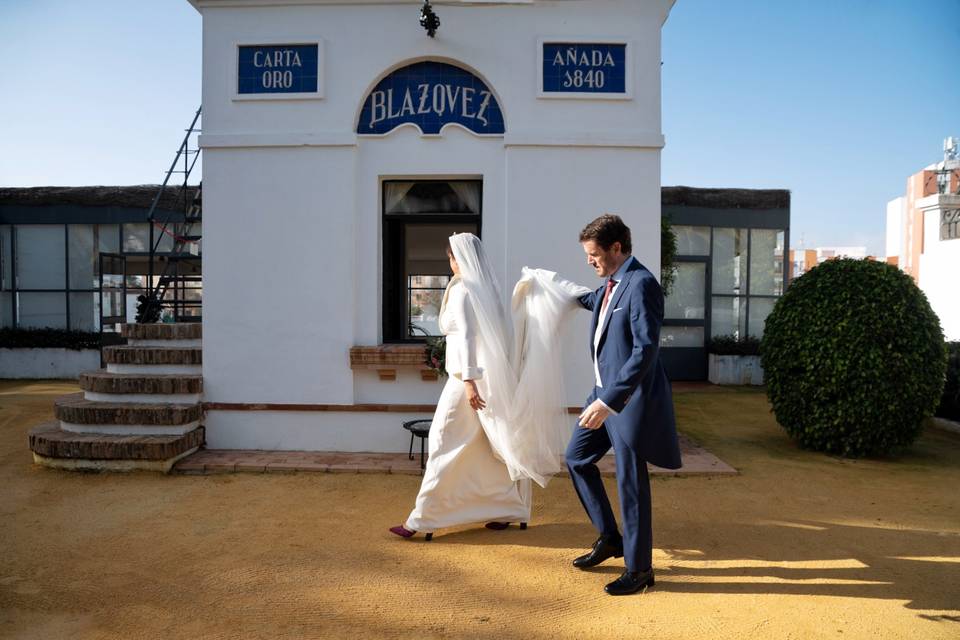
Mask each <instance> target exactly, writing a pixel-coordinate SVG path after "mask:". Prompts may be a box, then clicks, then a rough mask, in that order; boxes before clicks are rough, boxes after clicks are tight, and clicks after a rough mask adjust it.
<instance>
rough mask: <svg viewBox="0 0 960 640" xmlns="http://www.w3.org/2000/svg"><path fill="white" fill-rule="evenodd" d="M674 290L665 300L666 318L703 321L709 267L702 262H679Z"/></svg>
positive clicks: (676, 268) (664, 311)
mask: <svg viewBox="0 0 960 640" xmlns="http://www.w3.org/2000/svg"><path fill="white" fill-rule="evenodd" d="M675 271H676V278H675V279H674V281H673V290H672V291H671V292H670V295H669V296H667V298H666V300H664V310H663V313H664V317H665V318H675V319H683V320H691V319H693V320H702V319H703V315H704V313H703V312H704V305H705V304H706V298H705V290H706V289H705V287H706V284H707V273H706V272H707V265H706V264H704V263H702V262H678V263H677V264H676V267H675Z"/></svg>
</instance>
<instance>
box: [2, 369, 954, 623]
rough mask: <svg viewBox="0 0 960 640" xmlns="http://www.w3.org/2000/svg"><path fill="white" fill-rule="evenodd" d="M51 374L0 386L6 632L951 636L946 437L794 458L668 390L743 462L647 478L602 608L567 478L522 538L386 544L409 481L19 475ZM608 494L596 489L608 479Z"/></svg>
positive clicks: (762, 409) (747, 426) (27, 467)
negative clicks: (637, 538) (637, 584)
mask: <svg viewBox="0 0 960 640" xmlns="http://www.w3.org/2000/svg"><path fill="white" fill-rule="evenodd" d="M75 390H76V388H75V387H74V386H72V385H69V384H65V383H43V382H34V383H13V382H0V487H2V489H0V491H2V494H0V637H4V638H42V639H44V640H47V639H58V638H125V639H126V638H350V637H354V638H367V637H383V638H407V637H416V638H475V637H496V638H621V637H622V638H641V637H642V638H684V639H688V640H695V639H700V638H711V639H713V638H778V639H780V638H804V639H805V638H815V637H828V638H844V639H850V638H871V639H875V638H957V637H960V516H958V513H960V509H958V507H960V497H958V496H960V492H958V490H957V486H958V485H960V437H958V436H954V435H952V434H943V433H940V432H930V433H927V434H926V435H924V436H923V438H922V439H921V440H920V441H919V442H918V443H917V445H916V446H915V447H914V448H913V450H912V451H911V452H910V453H909V454H907V455H905V456H903V457H901V458H898V459H895V460H889V461H860V462H853V461H846V460H840V459H835V458H830V457H827V456H823V455H820V454H814V453H807V452H802V451H798V450H797V449H796V448H795V447H794V446H793V445H792V444H791V443H790V441H789V440H788V439H787V438H786V436H785V435H784V434H783V432H782V431H781V430H780V429H779V428H778V427H777V426H776V425H775V423H774V421H773V419H772V416H771V415H770V414H769V412H768V406H767V403H766V400H765V397H764V396H763V395H762V394H761V393H757V392H747V391H732V392H729V393H726V392H724V393H711V394H706V393H684V394H678V395H677V396H676V398H677V405H678V411H679V419H680V422H681V425H682V428H683V429H684V430H685V431H686V432H687V433H689V434H690V435H692V436H693V437H695V438H696V439H698V440H699V441H700V442H701V443H702V444H704V445H705V446H706V447H707V448H709V449H710V450H712V451H713V452H714V453H716V454H717V455H719V456H720V457H721V458H723V459H724V460H726V461H727V462H729V463H731V464H733V465H734V466H735V467H737V468H739V469H740V470H741V471H742V475H740V476H736V477H726V478H712V479H711V478H661V479H656V480H655V481H654V483H653V491H654V500H655V513H654V520H655V523H654V528H655V546H656V549H655V551H654V563H655V568H656V571H657V585H656V587H655V588H653V589H651V590H649V591H648V592H646V593H643V594H638V595H636V596H630V597H624V598H613V597H610V596H607V595H605V594H604V593H603V591H602V587H603V584H604V583H605V582H607V581H609V580H612V579H613V578H615V577H616V576H617V575H619V572H620V571H621V570H622V568H621V565H619V562H616V563H615V562H608V563H607V564H605V565H602V566H601V567H599V568H597V569H596V570H594V571H590V572H584V571H578V570H576V569H574V568H572V567H571V566H570V560H571V559H572V558H573V557H574V556H576V555H577V554H578V553H580V552H581V550H582V549H583V548H585V547H586V546H587V545H589V544H590V543H591V542H592V541H593V539H594V536H595V533H594V532H593V530H592V529H591V527H590V525H589V524H588V523H587V521H586V518H585V516H584V514H583V512H582V510H581V508H580V505H579V503H578V501H577V499H576V496H575V495H574V493H573V491H572V488H571V487H570V485H569V481H568V480H567V479H566V478H557V479H556V480H555V481H554V482H553V483H552V484H551V485H550V486H549V487H548V489H547V490H544V491H538V492H537V493H536V504H535V511H534V519H533V523H532V525H531V528H530V529H529V530H527V531H520V530H518V529H516V528H512V529H511V530H508V531H505V532H491V531H487V530H485V529H478V528H464V529H461V530H451V531H445V532H442V533H440V534H438V535H437V536H436V538H435V539H434V541H433V542H430V543H426V542H423V540H422V538H421V539H418V540H415V541H405V540H400V539H398V538H395V537H394V536H392V535H390V534H388V533H387V531H386V530H387V527H389V526H391V525H394V524H397V523H400V522H401V521H402V520H403V519H404V517H405V516H406V515H407V512H408V511H409V509H410V507H411V506H412V504H413V499H414V496H415V495H416V492H417V488H418V486H419V478H417V477H414V476H390V475H342V474H300V475H276V474H270V475H257V474H236V475H223V476H182V475H181V476H160V475H151V474H145V473H138V474H128V475H111V474H102V475H101V474H85V473H76V472H63V471H54V470H50V469H46V468H41V467H35V466H33V464H32V462H31V458H30V454H29V451H28V450H27V438H26V432H27V430H28V428H29V427H30V426H31V425H33V424H35V423H37V422H40V421H42V420H45V419H49V417H50V416H51V415H52V409H51V401H52V400H53V398H54V397H55V396H56V395H58V394H61V393H67V392H71V391H75ZM611 489H612V485H611Z"/></svg>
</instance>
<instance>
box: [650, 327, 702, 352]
mask: <svg viewBox="0 0 960 640" xmlns="http://www.w3.org/2000/svg"><path fill="white" fill-rule="evenodd" d="M660 346H661V347H666V348H670V347H702V346H703V327H671V326H664V327H662V328H661V329H660Z"/></svg>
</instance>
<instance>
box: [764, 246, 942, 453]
mask: <svg viewBox="0 0 960 640" xmlns="http://www.w3.org/2000/svg"><path fill="white" fill-rule="evenodd" d="M761 362H762V364H763V369H764V372H765V375H766V385H767V395H768V397H769V399H770V403H771V404H772V405H773V412H774V414H775V415H776V417H777V421H778V422H779V423H780V424H781V425H782V426H783V428H784V429H785V430H786V431H787V433H788V434H790V436H791V437H792V438H794V439H795V440H796V441H797V442H798V443H799V444H800V445H801V446H802V447H805V448H809V449H814V450H817V451H824V452H827V453H832V454H839V455H843V456H849V457H859V456H867V455H880V454H885V453H889V452H894V451H896V450H898V449H900V448H902V447H905V446H907V445H909V444H911V443H912V442H913V441H914V440H915V439H916V437H917V436H918V435H919V434H920V431H921V428H922V425H923V420H924V418H926V417H928V416H930V415H932V414H933V411H934V409H935V408H936V406H937V403H938V402H939V400H940V394H941V391H942V389H943V381H944V372H945V369H946V354H945V350H944V342H943V333H942V331H941V329H940V322H939V320H938V319H937V316H936V315H935V314H934V313H933V310H932V309H931V308H930V304H929V303H928V302H927V299H926V297H925V296H924V295H923V292H922V291H920V289H919V288H917V286H916V284H914V282H913V280H912V279H911V278H910V276H908V275H907V274H905V273H903V272H902V271H900V270H899V269H897V268H896V267H894V266H892V265H888V264H885V263H882V262H875V261H872V260H852V259H840V260H828V261H827V262H824V263H823V264H821V265H819V266H817V267H815V268H814V269H812V270H810V271H809V272H807V273H806V274H804V275H803V276H801V277H800V278H798V279H796V280H794V281H793V283H792V284H791V285H790V287H789V288H788V289H787V291H786V293H785V294H784V295H783V297H781V298H780V299H779V300H778V301H777V304H776V306H775V307H774V309H773V312H772V313H771V314H770V315H769V317H768V318H767V322H766V327H765V329H764V334H763V340H762V342H761Z"/></svg>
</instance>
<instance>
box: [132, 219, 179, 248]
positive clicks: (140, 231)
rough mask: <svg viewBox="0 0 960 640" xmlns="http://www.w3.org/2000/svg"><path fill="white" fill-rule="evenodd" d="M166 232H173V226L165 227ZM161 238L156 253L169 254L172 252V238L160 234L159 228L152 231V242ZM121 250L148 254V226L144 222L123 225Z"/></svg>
mask: <svg viewBox="0 0 960 640" xmlns="http://www.w3.org/2000/svg"><path fill="white" fill-rule="evenodd" d="M167 230H168V231H173V225H172V224H170V225H168V226H167ZM161 235H162V236H163V239H162V240H161V241H160V244H159V246H158V247H157V251H160V252H169V251H172V250H173V237H172V236H170V235H169V234H166V233H164V234H161V233H160V228H159V227H154V229H153V241H154V243H156V242H157V240H158V239H159V236H161ZM123 250H124V251H125V252H130V253H148V252H149V251H150V225H149V224H148V223H146V222H136V223H131V224H125V225H123Z"/></svg>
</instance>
